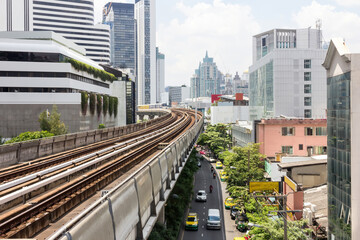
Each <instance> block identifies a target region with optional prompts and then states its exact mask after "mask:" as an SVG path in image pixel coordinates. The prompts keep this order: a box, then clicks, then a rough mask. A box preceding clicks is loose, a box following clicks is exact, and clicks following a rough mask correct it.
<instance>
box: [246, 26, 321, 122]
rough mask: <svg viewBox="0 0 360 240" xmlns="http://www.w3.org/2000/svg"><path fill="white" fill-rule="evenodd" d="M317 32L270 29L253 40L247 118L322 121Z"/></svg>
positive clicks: (319, 44) (318, 32)
mask: <svg viewBox="0 0 360 240" xmlns="http://www.w3.org/2000/svg"><path fill="white" fill-rule="evenodd" d="M321 37H322V36H321V30H320V29H310V28H306V29H273V30H270V31H267V32H264V33H260V34H258V35H255V36H254V37H253V64H252V66H250V71H249V72H250V80H249V85H250V91H249V92H250V115H251V116H250V117H251V119H260V118H263V117H274V116H280V115H285V116H289V117H300V118H325V115H326V111H325V110H326V81H324V79H325V71H324V68H323V67H322V66H321V64H322V62H323V61H324V58H325V54H326V50H325V49H323V47H322V43H321Z"/></svg>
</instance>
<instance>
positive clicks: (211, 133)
mask: <svg viewBox="0 0 360 240" xmlns="http://www.w3.org/2000/svg"><path fill="white" fill-rule="evenodd" d="M229 132H230V125H227V124H221V123H220V124H216V125H209V126H208V127H207V129H206V131H205V132H204V133H202V134H201V135H200V137H199V140H198V144H200V145H207V146H208V147H209V148H210V150H211V151H212V152H213V153H215V155H218V154H219V153H220V152H223V151H226V150H227V149H228V148H229V147H230V145H231V135H230V134H229Z"/></svg>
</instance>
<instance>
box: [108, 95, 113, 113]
mask: <svg viewBox="0 0 360 240" xmlns="http://www.w3.org/2000/svg"><path fill="white" fill-rule="evenodd" d="M113 112H114V97H109V115H110V117H111V116H112V114H113Z"/></svg>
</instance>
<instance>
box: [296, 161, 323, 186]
mask: <svg viewBox="0 0 360 240" xmlns="http://www.w3.org/2000/svg"><path fill="white" fill-rule="evenodd" d="M326 165H327V164H321V165H320V164H319V165H311V166H301V167H293V168H292V169H291V178H292V179H293V180H294V181H295V182H297V183H298V184H302V187H303V188H311V187H316V186H320V185H323V184H326V183H327V168H326Z"/></svg>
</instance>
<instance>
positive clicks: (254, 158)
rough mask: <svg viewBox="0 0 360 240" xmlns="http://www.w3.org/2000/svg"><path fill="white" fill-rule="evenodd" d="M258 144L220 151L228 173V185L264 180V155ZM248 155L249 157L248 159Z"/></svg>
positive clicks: (243, 184) (240, 184)
mask: <svg viewBox="0 0 360 240" xmlns="http://www.w3.org/2000/svg"><path fill="white" fill-rule="evenodd" d="M259 146H260V145H259V144H258V143H256V144H250V145H248V146H246V147H234V148H233V149H232V150H233V152H232V153H230V152H228V153H226V152H225V153H222V154H221V155H220V157H222V158H223V159H224V165H225V171H226V172H227V173H228V176H229V178H228V180H227V182H228V187H232V186H246V185H247V184H248V180H250V181H264V180H265V178H264V161H263V159H264V158H265V155H263V154H260V153H259ZM249 155H250V159H249ZM230 166H231V167H230Z"/></svg>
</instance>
